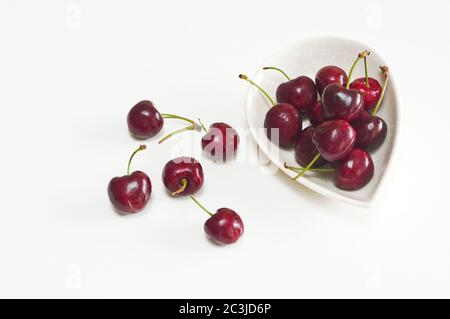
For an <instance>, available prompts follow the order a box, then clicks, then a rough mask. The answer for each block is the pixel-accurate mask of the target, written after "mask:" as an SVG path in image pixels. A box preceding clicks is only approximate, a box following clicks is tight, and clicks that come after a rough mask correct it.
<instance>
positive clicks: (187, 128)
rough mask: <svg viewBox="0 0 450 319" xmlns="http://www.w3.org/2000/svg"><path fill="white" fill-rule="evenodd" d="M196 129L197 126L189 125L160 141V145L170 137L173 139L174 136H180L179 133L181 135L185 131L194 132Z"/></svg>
mask: <svg viewBox="0 0 450 319" xmlns="http://www.w3.org/2000/svg"><path fill="white" fill-rule="evenodd" d="M194 129H195V124H192V125H189V126H186V127H183V128H180V129H178V130H175V131H173V132H172V133H169V134H167V135H166V136H164V137H163V138H162V139H160V140H159V142H158V144H161V143H162V142H164V141H165V140H167V139H168V138H170V137H172V136H174V135H176V134H178V133H181V132H184V131H193V130H194Z"/></svg>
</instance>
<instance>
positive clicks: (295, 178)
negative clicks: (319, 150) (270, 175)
mask: <svg viewBox="0 0 450 319" xmlns="http://www.w3.org/2000/svg"><path fill="white" fill-rule="evenodd" d="M319 158H320V154H317V155H316V156H315V157H314V158H313V160H312V161H311V162H309V164H308V165H307V166H306V167H305V168H303V169H302V171H301V172H300V173H298V174H297V175H296V176H294V177H292V179H293V180H297V179H299V178H300V177H302V176H303V175H304V174H305V173H306V172H307V171H309V169H310V168H311V166H313V165H314V163H315V162H317V160H318V159H319Z"/></svg>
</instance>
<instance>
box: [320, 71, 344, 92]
mask: <svg viewBox="0 0 450 319" xmlns="http://www.w3.org/2000/svg"><path fill="white" fill-rule="evenodd" d="M331 83H337V84H339V85H341V86H344V85H345V83H347V73H345V71H344V70H342V69H341V68H340V67H337V66H334V65H328V66H325V67H323V68H321V69H320V70H319V71H318V72H317V74H316V87H317V91H318V92H319V94H320V95H322V92H323V90H325V88H326V87H327V86H328V84H331Z"/></svg>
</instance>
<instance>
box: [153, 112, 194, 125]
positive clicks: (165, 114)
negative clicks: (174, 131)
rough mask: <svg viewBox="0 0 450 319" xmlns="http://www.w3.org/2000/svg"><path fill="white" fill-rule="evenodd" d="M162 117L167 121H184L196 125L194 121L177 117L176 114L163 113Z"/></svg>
mask: <svg viewBox="0 0 450 319" xmlns="http://www.w3.org/2000/svg"><path fill="white" fill-rule="evenodd" d="M161 116H162V117H163V118H165V119H179V120H183V121H186V122H188V123H191V124H194V121H193V120H191V119H188V118H186V117H183V116H179V115H175V114H169V113H161Z"/></svg>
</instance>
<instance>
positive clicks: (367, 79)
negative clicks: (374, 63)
mask: <svg viewBox="0 0 450 319" xmlns="http://www.w3.org/2000/svg"><path fill="white" fill-rule="evenodd" d="M367 69H368V68H367V57H366V56H365V57H364V72H365V74H366V87H370V86H369V71H368V70H367Z"/></svg>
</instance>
